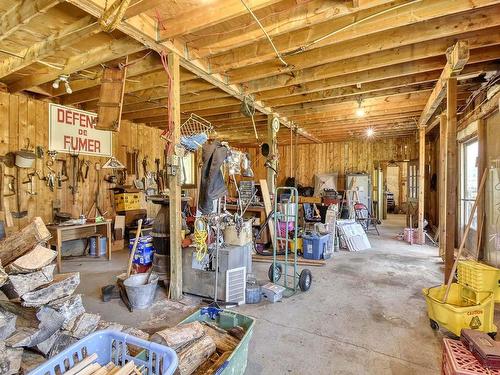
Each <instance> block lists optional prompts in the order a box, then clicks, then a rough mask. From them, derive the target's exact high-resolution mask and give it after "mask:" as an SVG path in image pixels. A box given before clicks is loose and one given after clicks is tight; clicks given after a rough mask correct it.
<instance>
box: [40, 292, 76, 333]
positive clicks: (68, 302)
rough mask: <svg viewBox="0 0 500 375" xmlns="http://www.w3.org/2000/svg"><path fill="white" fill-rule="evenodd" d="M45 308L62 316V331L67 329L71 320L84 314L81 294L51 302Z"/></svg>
mask: <svg viewBox="0 0 500 375" xmlns="http://www.w3.org/2000/svg"><path fill="white" fill-rule="evenodd" d="M47 308H51V309H54V310H55V311H57V312H58V313H60V314H62V316H64V323H63V326H62V328H63V329H67V325H68V324H69V323H70V322H71V321H72V320H73V319H75V318H76V317H77V316H80V315H82V314H83V313H84V312H85V308H84V307H83V302H82V295H81V294H75V295H72V296H68V297H63V298H60V299H57V300H55V301H52V302H51V303H49V304H48V305H47Z"/></svg>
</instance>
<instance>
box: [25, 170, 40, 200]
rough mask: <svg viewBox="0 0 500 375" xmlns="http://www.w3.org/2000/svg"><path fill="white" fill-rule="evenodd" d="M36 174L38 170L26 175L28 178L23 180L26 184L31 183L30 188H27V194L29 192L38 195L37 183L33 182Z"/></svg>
mask: <svg viewBox="0 0 500 375" xmlns="http://www.w3.org/2000/svg"><path fill="white" fill-rule="evenodd" d="M36 175H37V173H36V171H34V172H30V173H28V174H27V176H26V177H27V180H26V181H23V184H24V185H27V184H29V190H26V194H28V195H36V194H37V193H36V191H35V184H34V182H33V179H34V178H35V176H36Z"/></svg>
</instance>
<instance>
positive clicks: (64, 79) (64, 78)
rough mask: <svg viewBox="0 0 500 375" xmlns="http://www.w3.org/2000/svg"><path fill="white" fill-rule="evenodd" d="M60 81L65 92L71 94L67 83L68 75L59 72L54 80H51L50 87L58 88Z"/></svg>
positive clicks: (71, 91)
mask: <svg viewBox="0 0 500 375" xmlns="http://www.w3.org/2000/svg"><path fill="white" fill-rule="evenodd" d="M61 82H62V83H64V88H65V89H66V93H67V94H72V93H73V90H72V89H71V86H70V85H69V75H67V74H61V75H60V76H59V77H57V78H56V79H55V80H54V82H52V87H53V88H55V89H58V88H59V86H60V84H61Z"/></svg>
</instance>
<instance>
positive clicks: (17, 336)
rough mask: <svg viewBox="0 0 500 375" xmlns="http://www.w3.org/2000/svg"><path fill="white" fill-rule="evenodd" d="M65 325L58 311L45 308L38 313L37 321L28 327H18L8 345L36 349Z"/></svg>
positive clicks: (8, 340)
mask: <svg viewBox="0 0 500 375" xmlns="http://www.w3.org/2000/svg"><path fill="white" fill-rule="evenodd" d="M63 323H64V316H63V315H62V314H60V313H58V312H57V311H55V310H53V309H50V308H47V307H45V306H43V307H42V308H40V309H39V310H38V311H37V313H36V321H34V322H32V323H31V325H30V326H28V327H18V329H17V330H16V332H15V333H14V334H13V335H12V336H10V337H9V338H8V339H7V342H8V345H9V346H11V347H14V348H17V347H21V346H23V347H29V348H31V347H34V346H36V345H38V344H40V343H42V342H44V341H45V340H47V339H48V338H50V337H51V336H52V335H53V334H54V333H56V332H57V331H58V330H59V329H60V328H61V327H62V325H63Z"/></svg>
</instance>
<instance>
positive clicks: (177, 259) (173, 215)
mask: <svg viewBox="0 0 500 375" xmlns="http://www.w3.org/2000/svg"><path fill="white" fill-rule="evenodd" d="M168 69H169V70H170V74H171V75H172V84H173V102H172V107H173V110H172V114H173V120H174V121H173V123H174V124H173V126H174V128H173V132H172V136H171V138H172V143H173V144H174V145H175V144H178V143H179V141H180V135H181V107H180V69H179V56H178V55H176V54H174V53H170V54H169V55H168ZM168 187H169V189H170V206H169V208H170V297H171V298H172V299H174V300H178V299H180V298H181V297H182V248H181V229H182V225H181V184H180V173H177V174H176V175H175V176H172V175H170V174H169V175H168Z"/></svg>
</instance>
